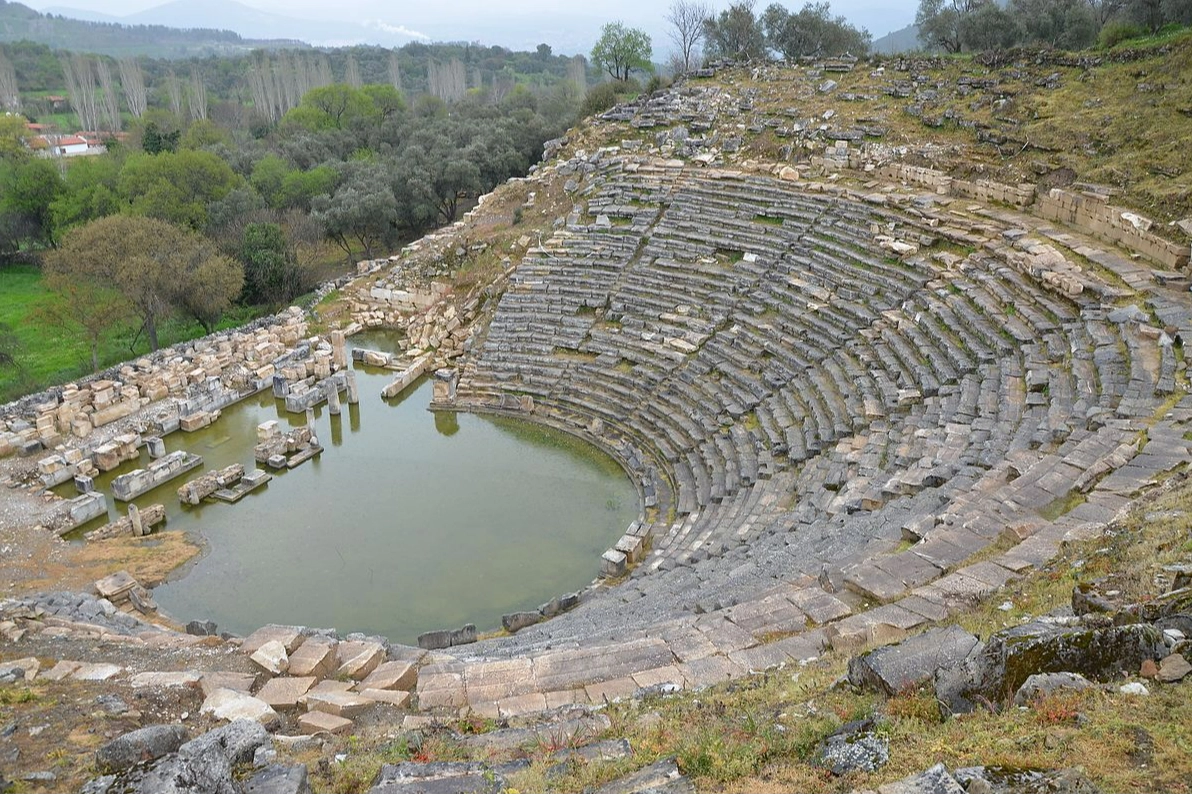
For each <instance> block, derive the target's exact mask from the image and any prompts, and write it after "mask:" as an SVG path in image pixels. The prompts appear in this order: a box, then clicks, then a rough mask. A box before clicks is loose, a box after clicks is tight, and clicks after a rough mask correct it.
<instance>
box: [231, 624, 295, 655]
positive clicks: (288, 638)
mask: <svg viewBox="0 0 1192 795" xmlns="http://www.w3.org/2000/svg"><path fill="white" fill-rule="evenodd" d="M304 639H305V638H304V637H303V635H302V630H301V629H299V628H298V627H288V626H284V625H282V624H268V625H266V626H263V627H261V628H260V629H258V630H257V631H256V632H254V633H252V634H251V635H249V636H248V637H247V638H245V639H244V642H243V643H242V644H240V649H241V651H243V652H244V653H245V654H250V655H251V654H252V653H253V652H255V651H256V650H257V649H259V648H261V647H262V646H264V645H265V644H266V643H268V642H269V641H273V640H276V641H279V642H280V643H281V644H282V645H283V646H285V647H286V654H293V653H294V651H295V650H296V649H297V648H298V647H299V646H301V645H302V641H303V640H304Z"/></svg>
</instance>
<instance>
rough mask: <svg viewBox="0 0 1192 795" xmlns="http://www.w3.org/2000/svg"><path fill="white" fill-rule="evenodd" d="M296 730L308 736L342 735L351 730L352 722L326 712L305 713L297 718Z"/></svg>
mask: <svg viewBox="0 0 1192 795" xmlns="http://www.w3.org/2000/svg"><path fill="white" fill-rule="evenodd" d="M298 728H300V729H302V731H304V732H309V733H310V734H319V733H323V732H325V733H327V734H343V733H344V732H346V731H347V730H348V729H350V728H352V721H350V720H348V719H347V718H341V717H340V716H338V715H332V714H330V713H327V712H319V711H314V712H307V713H304V714H302V715H299V716H298Z"/></svg>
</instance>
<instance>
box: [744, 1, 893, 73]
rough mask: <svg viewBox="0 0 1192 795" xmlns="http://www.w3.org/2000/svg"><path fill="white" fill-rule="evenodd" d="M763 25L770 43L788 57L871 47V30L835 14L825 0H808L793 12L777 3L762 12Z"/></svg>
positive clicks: (862, 50) (858, 52) (856, 51)
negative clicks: (808, 0)
mask: <svg viewBox="0 0 1192 795" xmlns="http://www.w3.org/2000/svg"><path fill="white" fill-rule="evenodd" d="M762 27H763V28H764V29H765V32H766V41H767V43H768V44H769V46H770V47H772V48H773V49H775V50H777V51H778V52H780V53H782V55H783V57H784V58H786V59H788V60H792V61H793V60H795V59H798V58H802V57H805V56H811V57H817V58H820V57H825V56H834V55H843V54H845V53H851V54H854V55H863V54H864V53H866V52H868V51H869V45H870V43H871V42H872V39H871V37H870V35H869V31H867V30H865V29H863V28H862V29H860V30H858V29H857V28H855V27H853V26H852V25H851V24H849V22H848V20H847V19H845V18H844V17H842V16H837V17H835V18H833V17H832V16H831V8H830V6H829V5H828V4H827V3H826V2H822V3H807V4H806V5H805V6H803V8H802V9H801V10H800V11H799V12H798V13H797V14H792V13H790V12H789V11H787V10H786V8H784V7H783V6H781V5H779V4H777V3H774V4H772V5H770V7H769V8H767V9H766V10H765V13H763V14H762Z"/></svg>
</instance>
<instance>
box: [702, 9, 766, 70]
mask: <svg viewBox="0 0 1192 795" xmlns="http://www.w3.org/2000/svg"><path fill="white" fill-rule="evenodd" d="M753 7H754V0H741V2H738V3H733V4H732V5H730V6H729V7H728V8H727V9H726V10H724V11H721V12H720V16H719V17H713V18H711V19H708V20H706V21H705V22H704V41H705V43H706V44H707V47H708V51H709V52H710V53H711V54H712V55H714V56H716V57H717V58H731V59H733V60H738V61H760V60H762V59H764V58H765V57H766V37H765V33H764V32H763V31H762V25H761V21H760V20H758V18H757V16H756V15H755V14H754V13H753Z"/></svg>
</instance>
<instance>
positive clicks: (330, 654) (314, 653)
mask: <svg viewBox="0 0 1192 795" xmlns="http://www.w3.org/2000/svg"><path fill="white" fill-rule="evenodd" d="M338 646H339V641H337V640H335V639H334V638H324V637H319V636H317V635H316V636H313V637H310V638H307V640H306V641H305V642H304V643H303V644H302V645H301V646H299V647H298V648H297V650H296V651H294V653H293V654H291V655H290V670H289V673H290V675H291V676H313V677H315V678H316V679H325V678H327V677H328V676H331V675H332V674H333V673H335V670H336V669H337V668H338V667H339V656H338V652H337V647H338Z"/></svg>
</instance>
